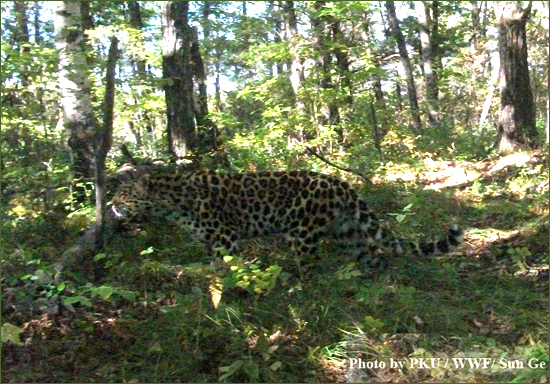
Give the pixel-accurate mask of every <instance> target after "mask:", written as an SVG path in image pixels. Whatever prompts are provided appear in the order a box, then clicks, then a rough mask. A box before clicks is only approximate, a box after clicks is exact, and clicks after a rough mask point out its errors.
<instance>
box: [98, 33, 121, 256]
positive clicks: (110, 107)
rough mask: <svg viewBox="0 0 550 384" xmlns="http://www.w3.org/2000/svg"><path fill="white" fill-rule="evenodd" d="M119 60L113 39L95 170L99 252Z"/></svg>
mask: <svg viewBox="0 0 550 384" xmlns="http://www.w3.org/2000/svg"><path fill="white" fill-rule="evenodd" d="M117 59H118V39H117V38H116V37H115V36H112V37H111V46H110V48H109V55H108V57H107V71H106V74H105V98H104V100H103V113H104V118H103V126H102V127H100V129H99V131H98V133H97V140H96V150H95V152H96V168H95V222H96V227H97V230H96V233H95V235H96V238H95V246H96V249H97V250H100V249H101V248H103V235H104V231H105V209H106V205H107V202H106V200H105V193H106V190H105V188H106V177H105V159H106V158H107V153H109V150H110V149H111V146H112V144H113V118H114V109H115V69H116V62H117Z"/></svg>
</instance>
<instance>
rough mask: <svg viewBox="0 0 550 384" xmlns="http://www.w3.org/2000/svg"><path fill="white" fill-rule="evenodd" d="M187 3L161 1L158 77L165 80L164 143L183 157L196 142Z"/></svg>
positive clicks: (178, 155) (176, 154) (175, 153)
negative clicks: (159, 69) (165, 119)
mask: <svg viewBox="0 0 550 384" xmlns="http://www.w3.org/2000/svg"><path fill="white" fill-rule="evenodd" d="M188 11H189V2H187V1H163V2H162V3H161V13H162V74H163V79H164V80H165V85H164V92H165V98H166V113H167V119H168V140H169V146H170V150H171V152H172V153H173V154H174V155H175V156H176V157H184V156H185V155H186V154H187V151H188V150H189V149H192V148H194V146H195V141H196V123H195V116H194V113H193V76H192V72H191V62H190V60H191V28H190V27H189V24H188Z"/></svg>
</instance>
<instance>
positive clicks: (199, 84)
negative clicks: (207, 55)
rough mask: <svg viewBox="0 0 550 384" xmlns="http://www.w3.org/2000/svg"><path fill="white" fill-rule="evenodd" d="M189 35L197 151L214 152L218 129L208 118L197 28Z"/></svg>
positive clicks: (202, 62) (202, 63)
mask: <svg viewBox="0 0 550 384" xmlns="http://www.w3.org/2000/svg"><path fill="white" fill-rule="evenodd" d="M191 35H192V39H191V71H192V73H193V83H194V88H195V89H194V92H193V100H194V103H193V108H194V109H193V112H194V114H195V117H196V121H197V126H198V127H199V128H200V129H201V131H200V133H201V135H200V136H201V140H200V142H201V144H202V145H200V147H198V149H199V150H201V151H202V152H208V151H210V150H213V151H216V149H217V141H218V129H217V128H216V125H215V124H214V122H213V121H212V120H211V119H210V117H209V113H210V112H209V111H208V92H207V88H206V82H207V76H206V67H205V65H204V61H203V59H202V55H201V51H200V48H199V31H198V30H197V28H195V27H193V28H191Z"/></svg>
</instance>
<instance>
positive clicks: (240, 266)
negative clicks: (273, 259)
mask: <svg viewBox="0 0 550 384" xmlns="http://www.w3.org/2000/svg"><path fill="white" fill-rule="evenodd" d="M223 260H224V262H225V263H227V264H229V265H230V270H231V276H230V277H227V278H226V279H224V287H231V286H237V287H240V288H243V289H246V290H249V291H250V292H253V293H255V294H262V293H266V292H269V291H271V290H272V289H273V288H274V287H275V284H276V283H277V278H278V277H279V275H280V274H281V272H282V269H281V267H279V266H278V265H270V266H269V267H267V268H265V269H262V267H261V264H262V262H261V261H256V262H254V263H246V262H244V261H243V258H242V257H235V256H224V257H223Z"/></svg>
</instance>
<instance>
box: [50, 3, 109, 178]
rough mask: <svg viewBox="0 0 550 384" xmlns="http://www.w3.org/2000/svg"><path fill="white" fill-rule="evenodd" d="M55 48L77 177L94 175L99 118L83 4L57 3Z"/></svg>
mask: <svg viewBox="0 0 550 384" xmlns="http://www.w3.org/2000/svg"><path fill="white" fill-rule="evenodd" d="M55 4H56V8H55V19H54V27H55V47H56V50H57V52H58V55H59V71H58V80H59V87H60V92H61V105H62V108H63V121H64V125H65V127H66V128H67V129H68V130H69V131H70V139H69V146H70V147H71V150H72V155H73V169H74V172H75V175H76V177H82V178H92V177H94V172H95V171H94V169H95V154H94V143H95V139H96V132H97V127H98V121H97V119H96V117H95V115H94V111H93V108H92V102H91V87H90V83H89V81H88V73H87V65H86V55H85V46H84V45H85V42H84V38H83V32H82V26H81V24H80V20H81V17H80V3H79V2H72V1H60V2H56V3H55Z"/></svg>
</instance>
